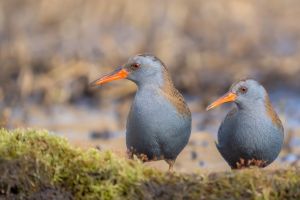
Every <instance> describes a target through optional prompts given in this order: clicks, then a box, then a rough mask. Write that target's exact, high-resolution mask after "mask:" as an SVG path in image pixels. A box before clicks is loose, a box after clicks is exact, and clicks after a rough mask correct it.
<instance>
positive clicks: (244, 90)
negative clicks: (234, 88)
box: [239, 86, 248, 94]
mask: <svg viewBox="0 0 300 200" xmlns="http://www.w3.org/2000/svg"><path fill="white" fill-rule="evenodd" d="M239 91H240V92H241V93H242V94H245V93H246V92H248V88H246V87H244V86H242V87H240V88H239Z"/></svg>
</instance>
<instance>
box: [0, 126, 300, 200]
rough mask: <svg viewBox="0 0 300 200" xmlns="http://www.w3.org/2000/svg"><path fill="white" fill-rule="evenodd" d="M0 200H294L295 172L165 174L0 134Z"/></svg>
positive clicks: (298, 191)
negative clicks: (2, 199) (4, 199)
mask: <svg viewBox="0 0 300 200" xmlns="http://www.w3.org/2000/svg"><path fill="white" fill-rule="evenodd" d="M0 157H1V160H0V169H1V170H0V176H1V180H0V198H8V199H9V198H11V199H24V198H29V199H227V198H230V199H299V198H300V176H299V175H300V169H299V168H288V169H284V170H275V171H270V170H261V169H248V170H240V171H232V172H226V173H212V174H206V173H203V174H200V173H197V174H190V175H187V174H178V173H175V174H169V173H163V172H160V171H157V170H155V169H153V168H149V167H145V166H143V164H142V163H140V162H139V161H138V160H127V159H125V158H121V157H119V156H117V155H115V154H113V153H111V152H102V151H99V150H96V149H90V150H88V151H83V150H80V149H77V148H74V147H72V146H70V145H69V144H68V143H67V142H66V140H64V139H62V138H59V137H55V136H53V135H51V134H49V133H48V132H47V131H37V130H14V131H7V130H5V129H1V130H0Z"/></svg>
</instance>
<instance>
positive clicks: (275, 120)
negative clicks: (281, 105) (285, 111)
mask: <svg viewBox="0 0 300 200" xmlns="http://www.w3.org/2000/svg"><path fill="white" fill-rule="evenodd" d="M265 107H266V112H267V115H268V117H269V118H270V119H271V121H272V123H273V124H274V125H275V126H276V127H277V128H278V129H280V130H282V131H283V125H282V122H281V120H280V118H279V117H278V115H277V113H276V112H275V110H274V108H273V106H272V104H271V101H270V98H269V97H268V96H266V97H265Z"/></svg>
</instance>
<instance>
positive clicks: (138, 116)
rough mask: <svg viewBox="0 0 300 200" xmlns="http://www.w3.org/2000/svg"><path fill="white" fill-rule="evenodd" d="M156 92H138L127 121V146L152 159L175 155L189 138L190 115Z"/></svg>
mask: <svg viewBox="0 0 300 200" xmlns="http://www.w3.org/2000/svg"><path fill="white" fill-rule="evenodd" d="M157 92H158V91H155V90H153V91H151V90H150V91H147V90H146V91H143V90H140V91H138V92H137V94H136V96H135V99H134V102H133V104H132V107H131V110H130V113H129V116H128V121H127V130H126V144H127V148H128V149H134V150H135V151H136V153H143V154H146V155H147V156H148V158H149V159H152V158H154V157H155V158H167V159H175V158H176V157H177V155H178V154H179V153H180V152H181V150H182V149H183V148H184V146H185V145H186V144H187V142H188V139H189V135H190V121H191V119H190V118H189V117H184V116H181V115H179V114H178V112H177V110H176V109H175V108H174V106H173V105H171V104H170V102H168V101H167V100H166V99H165V98H164V97H163V96H162V95H160V94H158V93H157Z"/></svg>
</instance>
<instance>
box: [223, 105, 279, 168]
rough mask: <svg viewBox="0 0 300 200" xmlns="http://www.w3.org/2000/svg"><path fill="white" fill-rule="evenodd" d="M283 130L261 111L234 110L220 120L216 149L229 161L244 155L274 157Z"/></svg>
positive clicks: (233, 163)
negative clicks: (254, 112) (256, 112)
mask: <svg viewBox="0 0 300 200" xmlns="http://www.w3.org/2000/svg"><path fill="white" fill-rule="evenodd" d="M282 143H283V134H282V133H281V130H280V129H278V128H276V127H275V126H274V125H273V124H272V122H271V121H270V120H268V118H267V117H265V116H263V114H262V113H259V114H253V113H249V112H243V111H238V110H234V111H232V112H230V113H229V114H228V115H227V117H226V118H225V120H224V121H223V123H222V125H221V127H220V129H219V132H218V144H217V147H218V150H219V151H220V153H221V154H222V156H223V157H224V158H225V160H226V161H227V162H228V163H229V164H230V165H235V164H236V162H238V161H239V160H240V158H243V159H258V160H264V161H266V162H267V163H268V164H269V163H271V162H272V161H274V160H275V159H276V157H277V156H278V154H279V152H280V150H281V147H282Z"/></svg>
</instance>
